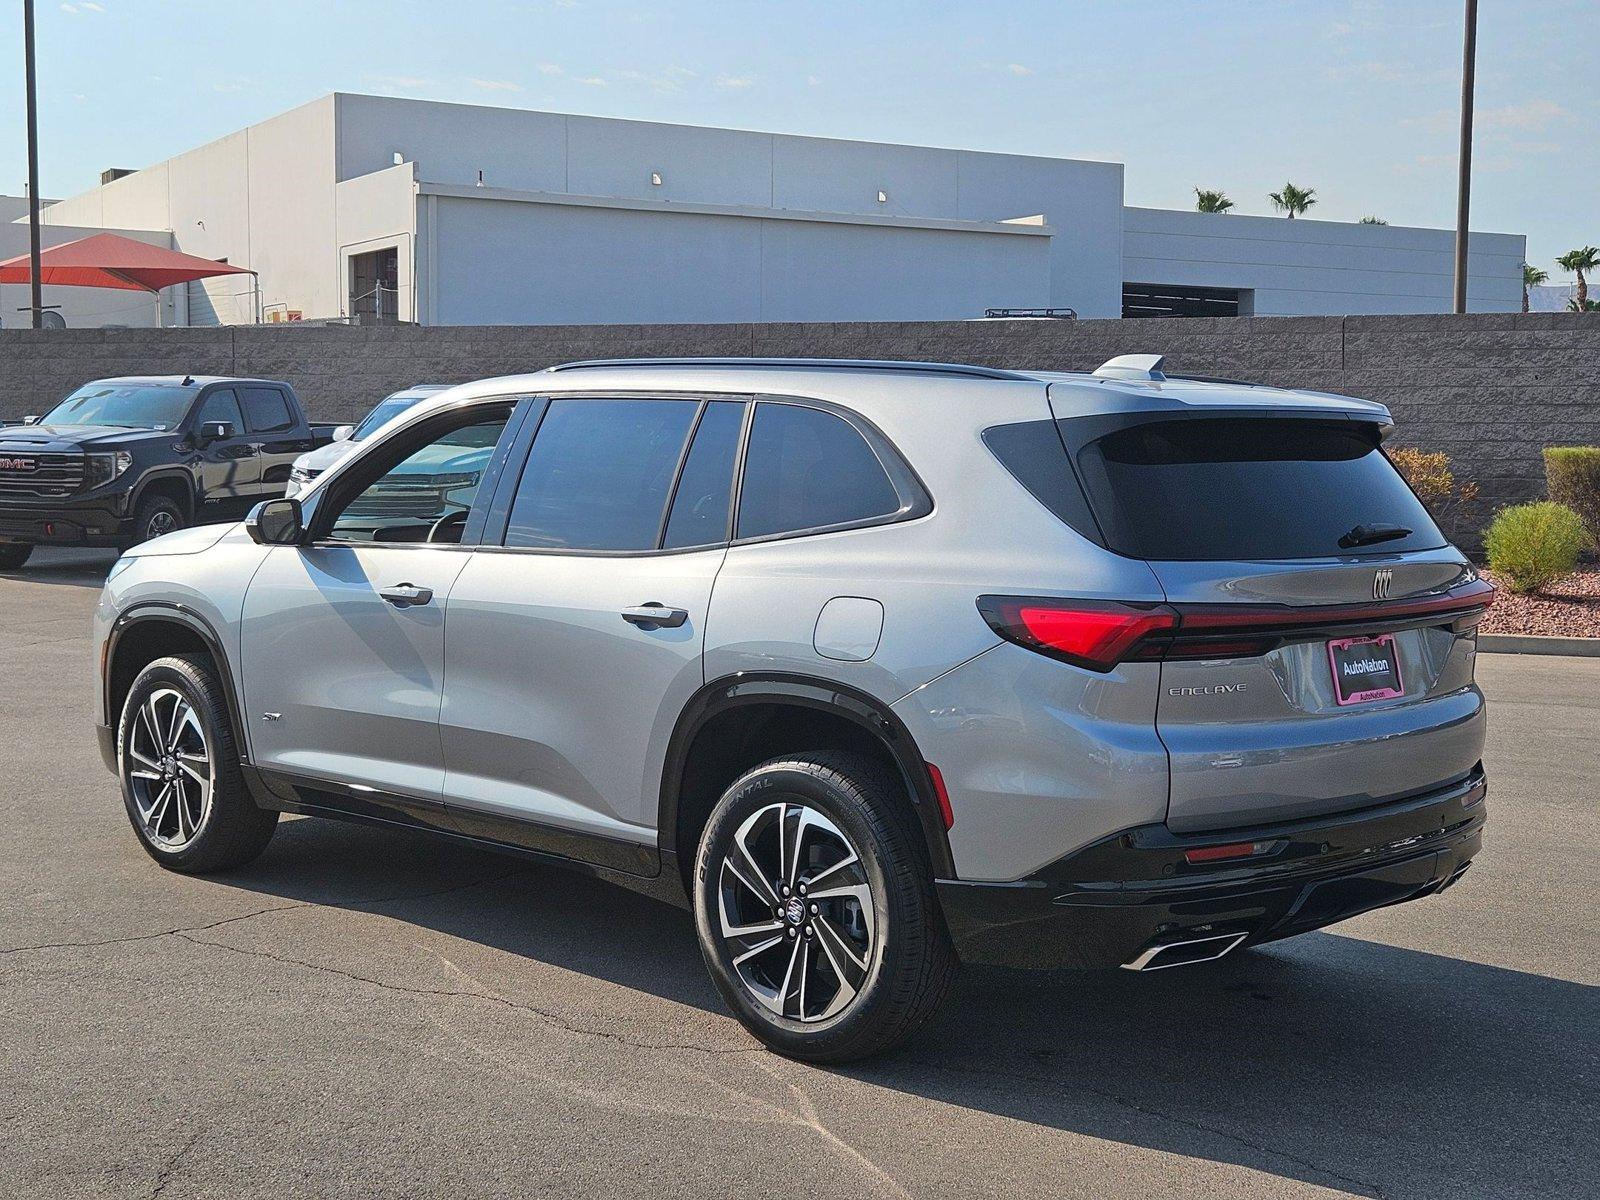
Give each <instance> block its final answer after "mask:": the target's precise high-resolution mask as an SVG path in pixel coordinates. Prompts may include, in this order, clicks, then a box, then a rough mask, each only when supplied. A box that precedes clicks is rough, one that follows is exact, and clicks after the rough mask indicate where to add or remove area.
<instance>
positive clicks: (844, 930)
mask: <svg viewBox="0 0 1600 1200" xmlns="http://www.w3.org/2000/svg"><path fill="white" fill-rule="evenodd" d="M717 916H718V919H719V922H720V928H721V933H722V937H723V940H724V942H725V943H726V947H727V950H728V954H729V959H730V961H731V963H732V966H733V969H734V971H735V972H736V973H737V974H738V976H739V978H740V980H741V981H742V982H743V984H744V986H745V988H746V989H747V990H748V991H749V992H750V994H751V995H752V996H753V997H755V999H756V1000H757V1002H758V1003H760V1004H761V1005H763V1006H764V1007H765V1008H767V1009H769V1010H770V1011H772V1012H773V1013H776V1014H777V1015H778V1016H780V1017H785V1018H787V1019H789V1020H795V1021H800V1022H802V1023H807V1024H810V1023H815V1022H819V1021H826V1020H828V1019H829V1018H831V1017H835V1016H837V1015H838V1014H840V1013H841V1012H843V1011H844V1010H845V1009H846V1008H847V1007H848V1006H849V1004H850V1002H851V1001H852V1000H854V999H855V998H856V996H857V995H858V994H859V993H860V991H861V989H862V988H863V987H864V986H865V985H866V979H867V974H868V971H869V969H870V968H871V964H872V959H873V955H874V953H875V952H876V950H877V931H876V919H875V918H876V910H875V908H874V906H873V901H872V889H871V887H870V885H869V884H868V881H867V875H866V867H865V864H864V863H863V862H862V859H861V855H860V854H859V853H858V852H857V851H856V848H855V847H854V846H853V845H851V843H850V839H849V838H848V837H846V836H845V834H844V832H843V831H842V830H840V828H839V827H838V826H837V825H835V824H834V823H833V821H831V820H829V819H828V817H827V816H825V815H824V814H823V813H821V812H819V811H818V810H817V809H815V808H812V807H810V806H809V805H807V804H804V803H801V802H800V801H798V800H785V801H780V802H778V803H775V804H769V805H767V806H765V807H763V808H761V809H758V810H757V811H756V812H754V813H752V814H751V815H750V816H749V817H748V818H747V819H746V820H745V821H744V822H743V824H741V825H740V826H739V828H738V830H737V831H736V832H735V833H734V835H733V838H732V842H731V844H730V845H729V847H728V849H727V851H726V852H725V853H724V855H723V858H722V864H721V867H720V870H719V873H718V882H717Z"/></svg>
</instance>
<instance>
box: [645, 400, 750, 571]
mask: <svg viewBox="0 0 1600 1200" xmlns="http://www.w3.org/2000/svg"><path fill="white" fill-rule="evenodd" d="M743 424H744V405H743V404H742V403H739V402H737V401H731V400H713V401H712V402H711V403H710V404H708V405H706V411H705V415H704V416H703V417H701V418H700V425H699V427H698V428H697V429H696V430H695V432H694V444H693V445H692V446H690V448H689V457H688V459H687V460H685V462H684V464H683V475H682V476H681V477H680V478H679V480H678V490H677V492H675V493H674V494H673V497H672V515H671V516H670V517H668V518H667V537H666V540H665V541H664V542H662V545H663V546H666V547H676V546H709V545H711V544H712V543H714V542H723V541H726V540H727V538H728V506H729V504H730V503H732V493H733V460H734V458H735V457H736V456H737V455H738V453H739V428H740V426H741V425H743Z"/></svg>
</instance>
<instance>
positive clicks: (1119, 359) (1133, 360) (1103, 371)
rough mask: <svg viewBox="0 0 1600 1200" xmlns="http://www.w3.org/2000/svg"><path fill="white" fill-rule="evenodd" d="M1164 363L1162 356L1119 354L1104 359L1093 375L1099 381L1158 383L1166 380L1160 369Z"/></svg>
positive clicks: (1163, 356) (1164, 356)
mask: <svg viewBox="0 0 1600 1200" xmlns="http://www.w3.org/2000/svg"><path fill="white" fill-rule="evenodd" d="M1166 361H1167V358H1166V355H1164V354H1119V355H1117V356H1116V357H1115V358H1108V359H1106V361H1105V362H1103V363H1101V364H1100V365H1099V366H1098V367H1096V368H1095V369H1094V373H1095V375H1096V376H1098V377H1099V378H1101V379H1150V380H1155V381H1157V382H1159V381H1160V380H1163V379H1165V378H1166V374H1165V373H1164V372H1163V371H1162V369H1161V368H1162V367H1163V366H1165V365H1166Z"/></svg>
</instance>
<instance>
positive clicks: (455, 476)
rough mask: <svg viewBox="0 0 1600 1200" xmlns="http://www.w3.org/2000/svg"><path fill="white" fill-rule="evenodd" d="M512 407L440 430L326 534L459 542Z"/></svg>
mask: <svg viewBox="0 0 1600 1200" xmlns="http://www.w3.org/2000/svg"><path fill="white" fill-rule="evenodd" d="M509 416H510V414H509V413H508V412H503V411H502V412H497V413H496V414H495V416H494V417H493V418H492V419H485V420H482V421H478V422H476V423H474V424H472V425H467V426H463V427H459V428H456V429H452V430H450V431H449V432H448V433H443V434H440V435H438V436H437V437H435V438H433V439H432V440H431V441H429V442H428V443H427V444H426V445H425V446H422V447H421V448H419V449H414V450H412V451H411V452H409V453H407V454H406V455H405V457H404V458H403V459H401V460H400V461H399V462H396V463H394V464H393V465H391V466H390V467H389V468H388V469H387V470H386V471H384V473H383V474H382V475H380V476H379V477H378V478H377V479H375V480H373V481H372V482H371V483H369V484H368V485H367V486H366V487H365V488H364V489H363V490H362V491H361V492H360V493H359V494H358V495H357V496H355V497H354V498H353V499H352V500H351V501H350V502H349V503H348V504H346V505H345V506H344V508H343V509H342V510H341V511H340V512H339V515H338V516H337V517H335V518H334V520H333V525H332V527H331V528H330V529H329V530H328V532H327V534H326V535H325V536H326V537H327V538H329V539H330V540H332V541H336V542H429V541H431V542H459V541H460V540H461V531H462V529H463V528H464V527H465V525H466V517H467V514H468V512H470V511H471V509H472V502H473V500H474V499H475V498H476V496H477V494H478V484H479V483H480V482H481V481H482V480H483V473H484V471H485V470H486V469H487V468H488V466H489V459H490V457H491V456H492V455H493V454H494V448H495V444H496V443H497V442H498V441H499V440H500V434H501V432H502V431H503V430H504V429H505V426H506V421H507V419H508V417H509Z"/></svg>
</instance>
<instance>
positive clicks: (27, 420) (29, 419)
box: [22, 413, 39, 425]
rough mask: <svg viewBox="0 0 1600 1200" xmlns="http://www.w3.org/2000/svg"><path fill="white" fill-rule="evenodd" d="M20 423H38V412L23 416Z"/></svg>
mask: <svg viewBox="0 0 1600 1200" xmlns="http://www.w3.org/2000/svg"><path fill="white" fill-rule="evenodd" d="M22 423H23V424H24V425H37V424H38V423H39V414H38V413H34V414H33V415H32V416H30V417H23V418H22Z"/></svg>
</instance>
